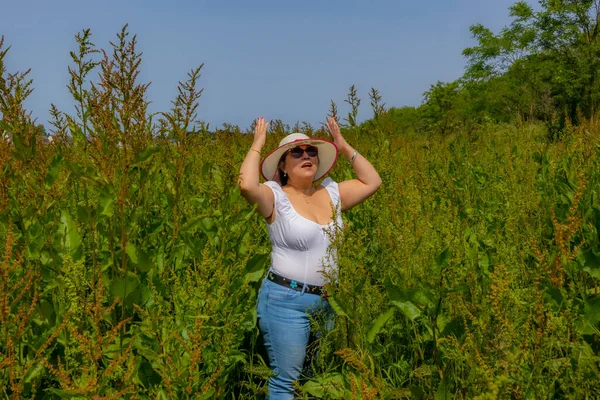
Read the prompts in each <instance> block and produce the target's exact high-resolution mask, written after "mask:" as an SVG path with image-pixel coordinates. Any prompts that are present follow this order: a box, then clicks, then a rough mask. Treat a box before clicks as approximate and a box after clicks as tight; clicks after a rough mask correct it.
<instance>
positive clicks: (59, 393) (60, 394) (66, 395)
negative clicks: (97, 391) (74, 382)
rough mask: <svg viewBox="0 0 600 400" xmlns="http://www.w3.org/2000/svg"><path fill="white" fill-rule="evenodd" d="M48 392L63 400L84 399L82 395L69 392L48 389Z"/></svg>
mask: <svg viewBox="0 0 600 400" xmlns="http://www.w3.org/2000/svg"><path fill="white" fill-rule="evenodd" d="M47 390H48V391H49V392H51V393H54V394H55V395H57V396H58V397H60V398H61V399H74V398H79V399H82V398H84V396H82V395H81V393H73V392H69V391H68V390H62V389H54V388H48V389H47Z"/></svg>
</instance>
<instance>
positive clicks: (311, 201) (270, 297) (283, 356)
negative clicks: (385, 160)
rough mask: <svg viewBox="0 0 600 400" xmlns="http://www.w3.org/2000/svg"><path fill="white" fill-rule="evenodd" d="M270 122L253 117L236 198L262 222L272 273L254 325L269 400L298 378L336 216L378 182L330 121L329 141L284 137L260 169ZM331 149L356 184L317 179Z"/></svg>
mask: <svg viewBox="0 0 600 400" xmlns="http://www.w3.org/2000/svg"><path fill="white" fill-rule="evenodd" d="M268 125H269V123H268V121H266V120H265V119H264V118H259V119H257V120H256V126H255V128H254V142H253V143H252V146H251V147H250V150H249V151H248V154H247V155H246V158H245V159H244V162H243V163H242V167H241V169H240V181H239V185H240V189H241V192H242V196H244V198H245V199H246V200H248V202H249V203H250V204H256V205H257V211H258V213H259V214H260V215H262V216H263V217H264V218H265V220H266V223H267V228H268V231H269V237H270V239H271V243H272V245H273V247H272V254H271V268H270V270H269V272H268V273H267V277H266V278H265V281H264V282H263V284H262V286H261V290H260V293H259V296H258V306H257V312H258V318H259V328H260V330H261V333H262V335H263V338H264V341H265V347H266V349H267V352H268V354H269V362H270V365H271V368H272V369H273V372H274V376H273V377H272V378H271V379H270V381H269V395H270V398H271V399H292V398H293V396H294V389H293V387H292V383H293V382H294V381H296V380H298V379H299V378H300V373H301V371H302V365H303V363H304V359H305V357H306V347H307V344H308V339H309V334H310V315H311V314H314V313H316V312H318V311H322V310H327V309H328V308H329V304H328V303H327V299H326V298H327V295H326V291H325V288H324V286H323V285H324V283H325V277H324V275H330V274H331V273H335V272H336V269H337V262H336V257H335V252H333V254H332V252H331V251H330V247H331V246H330V245H331V242H332V240H334V239H335V237H334V236H335V232H336V227H340V226H341V223H342V220H341V216H340V211H345V210H349V209H350V208H352V207H354V206H355V205H357V204H359V203H361V202H362V201H363V200H365V199H366V198H368V197H369V196H371V195H372V194H373V193H375V191H376V190H377V189H378V188H379V185H381V178H380V177H379V174H378V173H377V171H376V170H375V168H373V166H372V165H371V164H370V163H369V162H368V161H367V160H366V159H365V158H364V157H363V156H362V155H360V153H359V152H358V151H357V150H355V149H354V148H352V147H351V146H350V145H349V144H348V143H347V142H346V140H345V139H344V138H343V137H342V134H341V132H340V128H339V126H338V124H337V122H336V121H335V119H334V118H329V119H328V121H327V128H328V129H329V132H330V133H331V136H332V138H333V143H332V142H330V141H328V140H324V139H314V138H310V137H308V136H306V135H303V134H301V133H293V134H290V135H288V136H287V137H285V138H284V139H283V140H282V141H281V142H280V144H279V147H277V148H276V149H275V150H273V151H272V152H271V153H269V154H268V155H267V156H266V157H265V159H264V160H263V162H262V164H261V165H260V171H261V173H262V175H263V177H264V178H265V179H266V180H267V182H266V183H264V184H261V183H260V182H259V176H258V170H259V161H260V158H261V151H262V148H263V146H264V144H265V140H266V137H267V127H268ZM338 151H339V152H341V153H342V154H343V155H344V157H346V159H347V160H348V161H349V162H350V164H351V165H352V167H353V168H354V171H355V172H356V177H357V179H352V180H348V181H344V182H340V183H339V184H338V183H336V182H334V181H333V180H332V179H330V178H327V179H325V180H324V181H323V182H322V184H321V185H318V186H315V184H314V182H315V181H317V180H319V179H321V178H322V177H324V176H325V175H326V174H327V173H328V172H329V170H330V169H331V168H332V167H333V165H334V164H335V162H336V159H337V155H338Z"/></svg>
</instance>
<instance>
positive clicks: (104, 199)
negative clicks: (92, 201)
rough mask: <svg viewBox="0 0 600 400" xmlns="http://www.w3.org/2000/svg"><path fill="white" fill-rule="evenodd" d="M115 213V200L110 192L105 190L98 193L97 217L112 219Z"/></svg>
mask: <svg viewBox="0 0 600 400" xmlns="http://www.w3.org/2000/svg"><path fill="white" fill-rule="evenodd" d="M114 212H115V199H114V197H113V196H112V193H110V191H108V190H105V191H102V192H101V193H100V198H99V200H98V215H104V216H106V217H109V218H110V217H112V216H113V214H114Z"/></svg>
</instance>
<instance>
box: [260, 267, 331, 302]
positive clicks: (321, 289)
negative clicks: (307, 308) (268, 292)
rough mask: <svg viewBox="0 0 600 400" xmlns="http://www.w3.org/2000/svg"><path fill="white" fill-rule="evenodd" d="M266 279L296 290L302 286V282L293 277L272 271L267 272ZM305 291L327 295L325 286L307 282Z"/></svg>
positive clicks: (299, 289)
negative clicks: (286, 276)
mask: <svg viewBox="0 0 600 400" xmlns="http://www.w3.org/2000/svg"><path fill="white" fill-rule="evenodd" d="M267 279H268V280H270V281H271V282H275V283H276V284H278V285H281V286H285V287H288V288H290V289H293V290H296V291H298V292H301V291H302V288H303V287H304V283H302V282H298V281H295V280H293V279H289V278H285V277H283V276H281V275H278V274H276V273H275V272H273V271H269V273H268V274H267ZM305 292H306V293H310V294H318V295H319V296H321V297H323V298H324V299H326V298H327V297H328V295H327V288H326V287H325V286H317V285H309V284H308V283H307V284H306V290H305Z"/></svg>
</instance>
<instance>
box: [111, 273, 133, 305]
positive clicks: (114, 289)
mask: <svg viewBox="0 0 600 400" xmlns="http://www.w3.org/2000/svg"><path fill="white" fill-rule="evenodd" d="M139 285H140V278H139V277H138V276H137V275H136V274H134V273H131V272H128V273H127V275H126V276H125V277H123V278H118V279H113V280H112V282H111V283H110V292H111V294H112V295H113V296H115V297H120V298H121V299H124V298H125V297H127V296H128V295H130V294H131V293H133V292H134V291H135V290H136V289H137V287H138V286H139Z"/></svg>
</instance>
